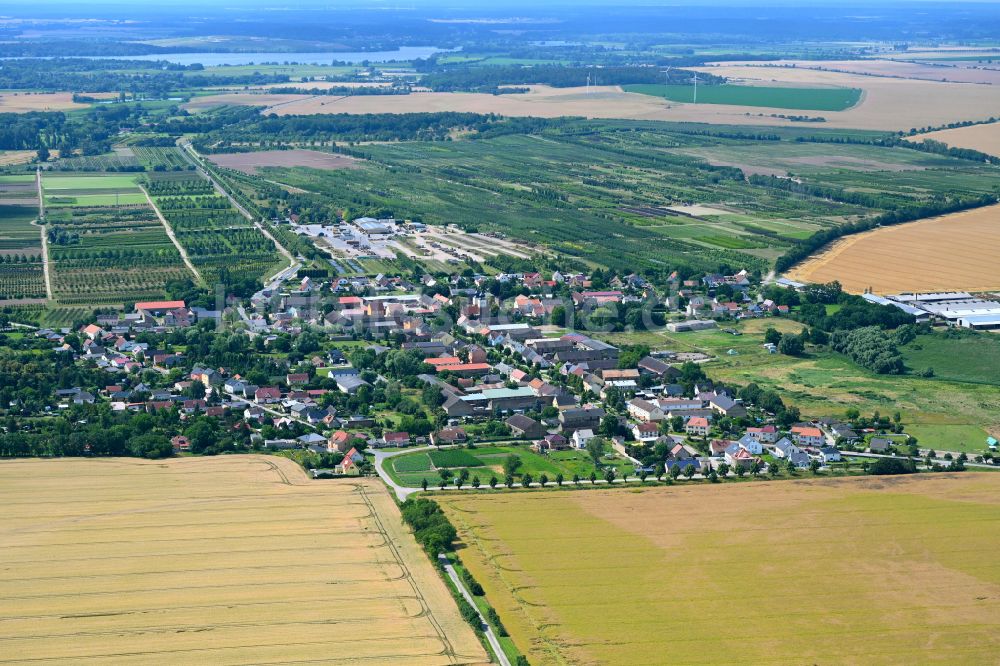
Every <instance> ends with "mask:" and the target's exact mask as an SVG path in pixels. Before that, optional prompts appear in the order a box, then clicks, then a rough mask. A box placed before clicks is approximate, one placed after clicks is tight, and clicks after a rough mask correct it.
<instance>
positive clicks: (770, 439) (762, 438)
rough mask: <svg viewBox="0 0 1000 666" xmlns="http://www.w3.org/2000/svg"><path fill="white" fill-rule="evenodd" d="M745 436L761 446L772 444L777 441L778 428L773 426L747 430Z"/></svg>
mask: <svg viewBox="0 0 1000 666" xmlns="http://www.w3.org/2000/svg"><path fill="white" fill-rule="evenodd" d="M746 434H747V436H748V437H752V438H754V439H756V440H757V441H758V442H761V443H763V444H773V443H774V442H775V441H777V439H778V428H777V427H776V426H773V425H765V426H761V427H759V428H756V427H754V428H747V433H746Z"/></svg>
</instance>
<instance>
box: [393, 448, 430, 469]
mask: <svg viewBox="0 0 1000 666" xmlns="http://www.w3.org/2000/svg"><path fill="white" fill-rule="evenodd" d="M392 466H393V467H394V468H395V469H396V471H397V472H429V471H430V469H431V459H430V457H428V455H427V454H426V453H423V452H420V453H414V454H412V455H408V456H399V457H397V458H395V459H393V461H392Z"/></svg>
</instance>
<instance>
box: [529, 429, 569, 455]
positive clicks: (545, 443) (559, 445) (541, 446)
mask: <svg viewBox="0 0 1000 666" xmlns="http://www.w3.org/2000/svg"><path fill="white" fill-rule="evenodd" d="M569 447H570V443H569V440H568V439H566V438H565V437H563V436H562V435H560V434H559V433H553V434H551V435H546V436H545V437H543V438H542V439H540V440H538V441H537V442H535V443H534V444H532V445H531V448H532V449H534V450H535V451H537V452H539V453H542V452H544V451H562V450H564V449H568V448H569Z"/></svg>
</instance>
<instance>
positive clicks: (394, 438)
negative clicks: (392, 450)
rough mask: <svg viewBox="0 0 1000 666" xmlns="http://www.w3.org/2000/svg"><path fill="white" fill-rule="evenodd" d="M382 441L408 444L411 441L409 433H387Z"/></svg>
mask: <svg viewBox="0 0 1000 666" xmlns="http://www.w3.org/2000/svg"><path fill="white" fill-rule="evenodd" d="M382 439H384V440H385V441H387V442H408V441H410V433H408V432H387V433H385V434H384V435H382Z"/></svg>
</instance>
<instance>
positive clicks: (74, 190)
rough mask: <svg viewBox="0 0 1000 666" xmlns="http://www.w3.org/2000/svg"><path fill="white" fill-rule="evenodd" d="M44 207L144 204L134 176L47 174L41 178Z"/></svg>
mask: <svg viewBox="0 0 1000 666" xmlns="http://www.w3.org/2000/svg"><path fill="white" fill-rule="evenodd" d="M42 192H43V194H44V195H45V205H46V207H51V208H57V207H77V206H78V207H93V206H129V205H145V204H146V197H145V195H143V193H142V190H140V189H139V186H138V185H137V184H136V181H135V176H119V175H108V174H88V175H73V176H65V175H50V174H45V175H43V177H42Z"/></svg>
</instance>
